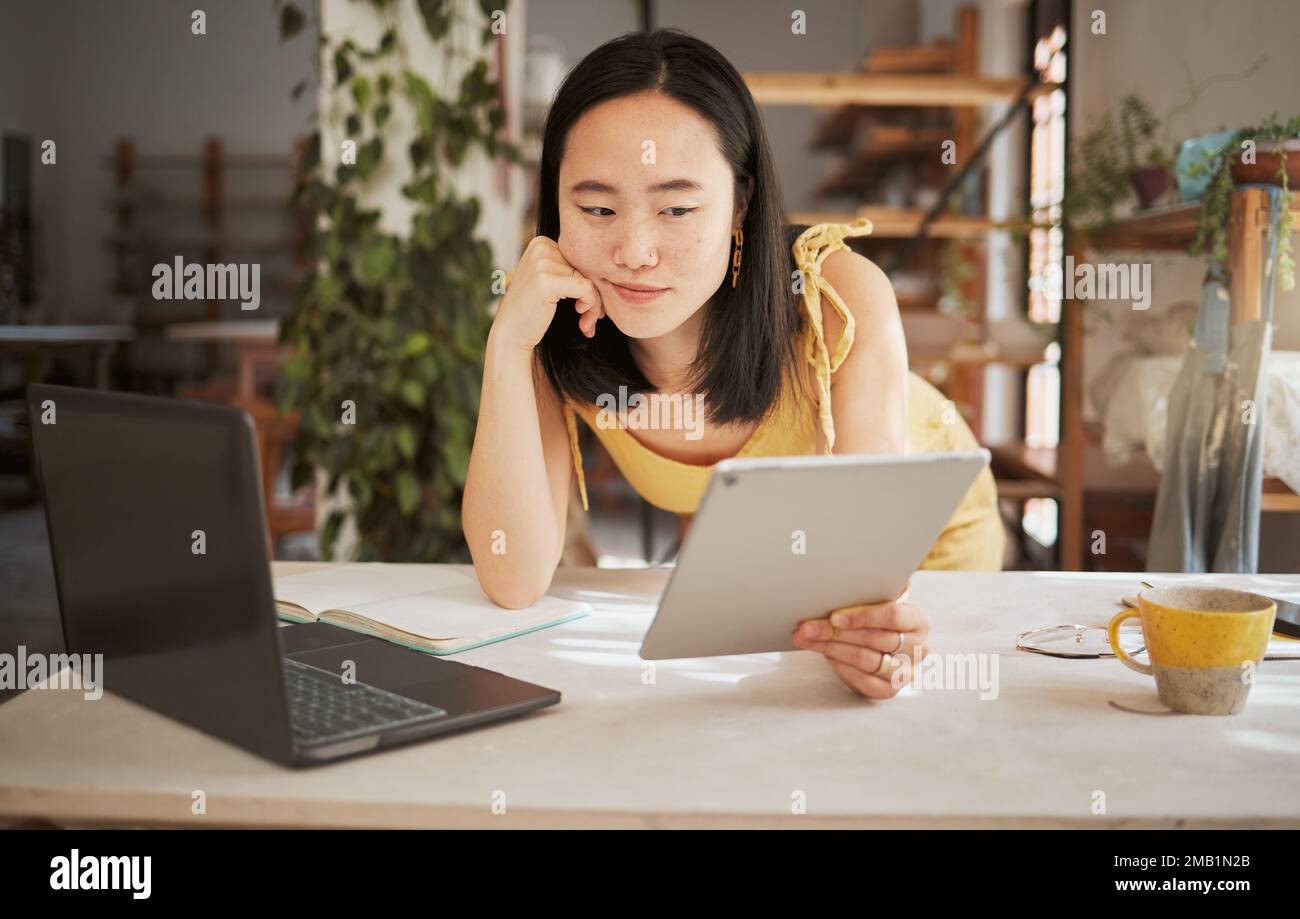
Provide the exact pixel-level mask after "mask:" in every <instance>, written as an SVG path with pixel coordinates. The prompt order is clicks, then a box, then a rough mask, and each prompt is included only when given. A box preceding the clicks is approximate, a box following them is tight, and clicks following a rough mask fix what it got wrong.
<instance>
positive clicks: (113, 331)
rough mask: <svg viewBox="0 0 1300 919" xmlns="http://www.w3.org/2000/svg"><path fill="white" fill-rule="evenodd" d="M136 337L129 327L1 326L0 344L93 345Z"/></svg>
mask: <svg viewBox="0 0 1300 919" xmlns="http://www.w3.org/2000/svg"><path fill="white" fill-rule="evenodd" d="M134 337H135V329H134V328H132V327H131V326H129V325H0V344H4V343H15V344H16V343H23V342H37V343H39V344H45V345H85V344H92V345H93V344H106V343H109V342H117V341H129V340H131V339H132V338H134Z"/></svg>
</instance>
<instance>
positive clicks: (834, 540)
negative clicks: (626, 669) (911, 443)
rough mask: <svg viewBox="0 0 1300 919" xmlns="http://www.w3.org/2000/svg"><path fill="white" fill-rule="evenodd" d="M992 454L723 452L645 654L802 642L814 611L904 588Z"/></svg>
mask: <svg viewBox="0 0 1300 919" xmlns="http://www.w3.org/2000/svg"><path fill="white" fill-rule="evenodd" d="M988 462H989V452H988V450H984V449H980V450H968V451H956V452H949V453H910V454H841V455H834V456H773V457H741V458H734V459H727V460H723V461H721V462H719V463H718V464H717V465H716V466H715V467H714V470H713V475H712V476H711V477H710V478H709V484H708V488H707V489H706V491H705V493H704V498H703V500H702V501H701V502H700V508H699V511H698V512H697V513H696V515H695V519H694V520H693V521H692V522H691V526H690V529H689V530H688V531H687V533H686V539H685V541H684V542H683V544H682V547H681V551H680V552H679V553H678V559H677V566H676V567H675V568H674V569H673V572H672V574H671V575H670V576H669V579H668V587H667V588H666V589H665V590H664V595H663V597H662V598H661V600H660V602H659V610H658V612H657V613H656V614H655V618H654V622H652V623H651V625H650V630H649V631H648V632H647V633H646V636H645V640H644V641H643V642H642V644H641V657H642V658H644V659H645V660H663V659H666V658H681V657H713V656H716V655H725V654H753V653H757V652H763V651H793V650H796V646H795V644H794V641H793V640H792V636H793V635H794V631H795V627H796V626H797V625H798V624H799V623H800V622H802V621H803V620H805V619H819V618H823V617H825V616H827V615H829V613H830V611H831V610H833V609H835V608H836V607H840V606H848V605H850V604H854V603H871V602H877V601H884V600H887V599H891V598H893V597H896V596H897V595H898V594H899V593H901V592H902V590H903V588H904V587H905V586H906V585H907V582H908V579H909V578H911V576H912V574H913V573H914V572H915V571H916V568H917V565H919V564H920V563H921V560H922V559H924V558H925V555H926V553H927V552H928V551H929V550H930V547H931V546H932V545H934V541H935V540H936V539H937V538H938V537H939V534H940V533H942V532H943V528H944V526H945V525H947V523H948V520H949V519H950V518H951V517H952V514H953V511H955V510H956V509H957V505H958V504H959V503H961V500H962V498H963V497H965V495H966V491H967V489H969V488H970V486H971V483H972V482H974V481H975V476H976V475H978V474H979V472H980V470H981V469H983V468H984V467H985V466H986V465H988Z"/></svg>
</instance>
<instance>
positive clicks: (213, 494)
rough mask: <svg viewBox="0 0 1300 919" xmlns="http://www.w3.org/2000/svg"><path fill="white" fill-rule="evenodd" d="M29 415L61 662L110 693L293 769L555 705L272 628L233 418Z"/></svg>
mask: <svg viewBox="0 0 1300 919" xmlns="http://www.w3.org/2000/svg"><path fill="white" fill-rule="evenodd" d="M27 400H28V409H29V412H30V415H29V417H30V420H31V427H32V440H33V445H34V448H35V453H36V461H37V467H38V469H39V473H40V482H41V489H42V492H43V494H44V496H45V519H46V523H47V525H48V527H49V535H50V549H51V554H52V555H53V559H54V573H55V581H56V584H57V588H58V597H59V611H60V616H61V619H62V624H63V637H64V642H65V644H66V650H67V651H68V652H71V653H78V654H96V653H102V654H103V655H104V658H103V660H104V685H105V688H106V689H109V690H111V691H113V692H117V693H119V694H121V695H123V696H126V697H127V698H130V699H132V700H134V701H136V702H138V703H140V704H142V705H145V706H147V707H148V708H151V709H154V710H155V711H157V712H161V713H162V714H164V715H168V716H170V717H172V718H175V719H177V720H178V721H183V722H185V723H186V724H189V725H192V726H193V727H196V728H198V729H200V730H202V731H205V732H207V733H209V734H213V735H215V736H217V737H221V738H223V739H225V740H228V741H230V742H232V743H235V744H237V745H238V746H240V747H243V748H244V749H246V750H250V751H252V752H254V753H257V754H259V755H261V756H264V757H266V758H268V759H271V760H275V761H277V762H280V763H285V764H287V765H294V766H298V765H308V764H314V763H321V762H326V761H330V760H335V759H339V758H341V757H346V756H353V755H357V754H360V753H366V752H370V751H374V750H377V749H381V748H384V747H388V746H390V745H393V744H397V743H403V742H407V741H412V740H417V739H421V738H425V737H432V736H434V735H437V734H445V733H447V732H449V731H454V730H457V729H459V728H464V727H468V726H470V725H476V724H482V723H484V722H488V721H497V720H500V719H503V718H510V717H512V716H515V715H519V714H522V713H524V712H528V711H531V710H533V709H537V708H541V707H543V706H547V705H554V704H556V703H557V702H559V701H560V694H559V693H558V692H557V691H555V690H553V689H547V688H545V687H542V686H537V685H534V684H532V683H525V682H523V681H521V680H515V679H512V678H510V677H507V676H502V675H501V674H498V673H493V672H492V671H489V670H484V669H482V668H479V667H473V666H470V665H468V664H462V663H458V662H456V661H449V660H446V659H442V658H438V657H434V656H431V655H427V654H423V653H421V652H419V651H414V650H410V649H407V648H403V647H400V646H398V645H395V644H391V643H389V642H386V641H383V640H381V639H378V638H371V637H368V636H364V635H359V634H357V633H355V632H351V631H348V630H346V629H340V628H337V627H335V626H331V625H328V624H324V623H310V624H304V625H293V626H289V627H280V626H279V624H278V622H277V619H276V612H275V602H274V598H273V596H272V589H271V568H270V561H269V559H268V553H267V543H266V520H265V512H264V510H263V502H262V488H261V478H260V476H259V475H258V459H257V452H256V439H255V433H254V428H253V424H252V421H251V419H249V417H248V416H247V415H246V414H245V413H244V412H242V411H240V410H239V409H237V408H233V407H230V406H224V405H213V404H206V403H199V402H191V401H185V400H181V399H167V398H157V397H152V396H139V395H128V394H122V393H108V392H98V391H93V390H85V389H77V388H73V387H66V386H47V385H40V384H36V385H32V386H30V387H28V390H27ZM198 531H202V534H201V536H200V534H199V533H198ZM198 549H202V552H198V551H197V550H198ZM345 662H351V664H352V667H350V668H347V669H346V670H345V666H346V665H345ZM345 673H346V674H348V675H351V674H355V679H356V682H345V680H344V678H343V677H344V675H345Z"/></svg>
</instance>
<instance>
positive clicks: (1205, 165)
mask: <svg viewBox="0 0 1300 919" xmlns="http://www.w3.org/2000/svg"><path fill="white" fill-rule="evenodd" d="M1297 137H1300V115H1296V116H1295V117H1294V118H1292V119H1291V120H1290V121H1287V122H1280V121H1278V120H1277V113H1276V112H1274V113H1272V114H1271V115H1269V116H1268V118H1267V119H1265V121H1264V123H1263V124H1261V125H1254V126H1252V127H1247V128H1242V129H1241V130H1240V131H1237V132H1236V133H1235V134H1234V135H1233V136H1232V138H1231V139H1229V140H1228V142H1227V143H1225V144H1224V145H1223V146H1221V147H1218V148H1217V149H1213V150H1209V151H1206V153H1205V154H1204V155H1203V156H1202V157H1201V158H1200V159H1199V160H1197V161H1196V162H1195V163H1193V164H1192V165H1191V166H1189V167H1188V168H1187V174H1188V175H1190V176H1201V175H1206V174H1209V175H1210V184H1209V186H1208V187H1207V188H1206V190H1205V197H1204V198H1202V199H1201V212H1200V215H1199V216H1198V218H1197V222H1196V238H1195V239H1194V240H1193V241H1192V245H1191V247H1190V249H1189V250H1188V251H1189V252H1190V253H1191V254H1192V255H1200V254H1201V253H1203V252H1205V251H1207V250H1208V251H1209V252H1210V254H1211V255H1212V256H1213V257H1214V258H1216V259H1218V260H1220V261H1222V260H1224V259H1226V258H1227V257H1228V218H1229V216H1230V211H1231V208H1232V192H1233V189H1235V188H1236V185H1235V183H1234V182H1233V180H1232V164H1233V161H1234V159H1235V157H1236V156H1237V155H1238V153H1239V151H1240V150H1241V145H1242V143H1243V142H1245V141H1247V140H1251V141H1254V142H1255V146H1256V149H1257V150H1259V151H1262V152H1274V151H1276V153H1277V155H1278V157H1277V158H1278V168H1277V177H1278V184H1280V185H1281V186H1282V196H1283V198H1282V200H1283V202H1284V204H1283V207H1282V212H1281V213H1280V214H1279V215H1278V230H1277V280H1278V286H1279V287H1281V288H1282V290H1294V289H1295V254H1294V250H1293V248H1292V243H1291V185H1290V182H1289V180H1288V178H1287V171H1286V155H1287V150H1286V142H1287V141H1288V140H1292V139H1294V138H1297ZM1269 147H1271V148H1272V149H1271V150H1269V149H1265V148H1269Z"/></svg>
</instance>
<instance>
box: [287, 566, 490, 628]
mask: <svg viewBox="0 0 1300 919" xmlns="http://www.w3.org/2000/svg"><path fill="white" fill-rule="evenodd" d="M466 584H469V585H471V586H473V587H474V588H475V589H476V590H477V589H478V585H477V583H476V582H475V581H474V580H473V579H472V578H470V577H468V576H466V575H464V574H461V573H460V572H459V571H455V570H454V569H451V568H444V567H441V566H439V567H427V566H423V565H404V564H400V563H391V564H390V563H385V562H354V563H352V564H347V565H335V566H331V567H329V568H322V569H321V570H319V571H309V572H306V573H305V574H289V575H285V576H283V577H277V578H274V583H273V590H274V592H275V599H277V600H282V601H285V602H287V603H296V604H297V605H298V606H301V607H302V608H303V609H306V610H309V611H311V612H312V613H314V614H315V615H317V616H319V615H320V614H321V613H323V612H325V611H326V610H329V609H347V610H350V609H353V608H354V607H355V606H357V605H358V604H366V603H374V602H375V601H378V600H385V599H389V598H392V597H400V596H402V595H404V594H422V593H428V592H429V591H432V590H438V589H440V588H444V587H463V586H465V585H466Z"/></svg>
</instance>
